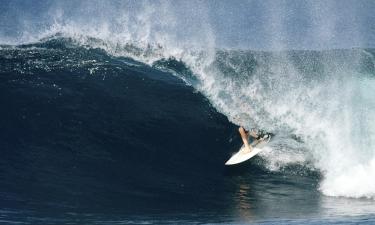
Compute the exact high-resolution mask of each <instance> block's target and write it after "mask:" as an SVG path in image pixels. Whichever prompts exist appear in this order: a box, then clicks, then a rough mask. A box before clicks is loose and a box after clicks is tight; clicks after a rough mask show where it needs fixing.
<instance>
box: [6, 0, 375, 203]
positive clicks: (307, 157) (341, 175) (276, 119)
mask: <svg viewBox="0 0 375 225" xmlns="http://www.w3.org/2000/svg"><path fill="white" fill-rule="evenodd" d="M98 2H99V3H100V4H99V5H100V6H102V7H103V9H102V8H100V7H98V6H96V5H95V4H92V3H90V2H82V3H80V5H79V6H77V5H75V3H69V4H71V5H68V6H66V5H64V4H63V3H61V4H52V6H51V8H50V9H49V13H47V16H46V17H47V19H45V20H46V21H48V22H47V23H46V25H44V26H39V27H33V26H30V28H27V29H24V30H23V32H22V35H20V36H19V37H18V39H14V40H13V39H6V38H2V40H3V41H2V42H3V43H4V44H16V45H19V44H24V45H23V46H21V47H24V48H39V47H40V48H59V47H61V46H63V47H64V48H65V47H67V48H77V47H83V48H85V49H101V50H104V51H105V52H106V54H108V55H110V56H114V57H128V58H131V59H132V60H134V63H135V65H137V63H145V64H148V65H151V66H153V67H154V68H157V69H159V70H164V71H165V70H167V71H171V72H173V73H174V75H176V76H177V77H179V78H181V79H182V80H184V81H185V83H186V84H188V85H191V86H192V87H194V88H195V89H196V90H198V91H199V92H201V93H202V94H204V95H205V97H207V98H208V99H209V101H210V103H211V104H212V105H213V106H214V107H215V108H216V109H217V110H218V111H219V112H221V113H222V114H224V115H225V116H226V117H227V118H228V119H229V120H230V121H231V122H233V123H234V124H237V125H243V126H246V127H248V128H251V127H259V128H262V129H265V130H268V131H270V132H273V133H275V134H276V136H275V138H274V140H273V142H272V143H271V144H270V146H269V147H268V148H267V149H266V151H265V152H264V153H262V154H261V156H262V157H263V158H264V159H265V164H266V166H267V168H268V169H269V170H273V171H274V170H276V171H278V170H282V169H283V168H284V167H285V166H287V165H290V164H298V165H304V166H306V167H308V168H310V169H312V170H318V171H320V172H322V174H323V179H322V181H321V183H320V187H319V189H320V190H321V191H322V193H324V194H326V195H330V196H346V197H355V198H360V197H368V198H374V197H375V179H373V178H374V177H375V122H374V121H375V113H374V110H375V96H374V95H373V90H375V78H374V77H375V66H374V65H375V58H374V57H375V56H374V55H375V52H374V50H373V49H366V48H354V49H347V50H344V49H342V50H340V49H339V50H320V51H312V50H311V51H308V50H305V51H288V50H285V49H283V48H284V46H285V45H284V44H283V43H281V42H280V40H279V39H277V38H278V37H277V36H278V35H281V34H282V33H283V27H282V24H281V25H279V26H278V24H274V23H273V22H274V21H278V18H277V17H276V18H273V19H272V21H269V23H270V24H273V26H274V27H271V28H275V29H274V30H276V31H270V32H271V33H273V34H275V35H274V36H275V38H276V39H274V40H270V43H271V44H272V45H273V46H275V49H281V50H282V51H249V50H246V51H245V50H224V49H222V48H217V47H216V38H215V35H214V32H213V29H212V27H211V26H210V23H209V21H208V20H209V18H208V17H209V16H208V15H207V12H206V7H205V4H204V3H202V2H199V1H198V2H193V3H184V4H185V5H184V7H180V8H178V7H175V6H174V5H173V4H172V2H168V1H165V2H164V1H162V2H160V3H161V4H157V3H153V2H148V1H145V2H141V3H137V2H132V3H131V6H132V7H130V8H129V7H125V5H126V4H125V3H123V4H121V3H120V2H118V4H114V5H112V4H105V3H103V2H100V1H98ZM98 2H96V3H98ZM158 3H159V2H158ZM192 5H193V7H189V6H192ZM72 8H77V9H76V10H72V11H71V12H69V13H67V12H66V9H72ZM82 8H84V9H85V10H83V11H81V10H80V9H82ZM116 8H121V9H126V10H125V11H121V10H117V9H116ZM181 9H187V12H184V13H182V11H181ZM64 10H65V11H64ZM271 11H272V10H271ZM101 12H102V13H101ZM107 12H113V14H111V15H108V14H107ZM81 13H82V15H80V14H81ZM93 14H95V15H97V18H95V19H91V18H92V15H93ZM184 21H188V22H187V23H186V24H185V23H184ZM331 22H332V21H331ZM321 23H325V22H324V21H322V22H321ZM318 25H319V24H318ZM331 25H332V24H331ZM280 26H281V27H280ZM332 26H333V25H332ZM317 27H319V26H317ZM34 28H35V31H33V29H34ZM276 28H278V29H276ZM278 30H279V31H280V32H278V33H275V32H277V31H278ZM327 30H329V29H328V28H327V29H323V30H322V31H321V32H320V33H319V34H316V37H321V38H322V40H323V41H324V40H326V39H325V38H327V39H328V38H329V37H331V36H334V35H333V34H331V33H325V32H326V31H327ZM327 32H328V31H327ZM281 39H282V38H281ZM8 48H11V47H9V46H3V47H2V49H8ZM30 63H32V65H30V66H31V67H36V66H38V67H44V68H45V70H49V69H50V68H49V67H50V66H51V65H48V64H46V63H44V62H43V61H40V62H30ZM128 63H129V62H128ZM84 64H85V62H82V64H80V65H75V66H78V67H80V66H84ZM7 69H9V70H12V68H3V70H7ZM13 69H17V70H20V71H23V70H27V67H20V68H13ZM88 69H90V71H91V73H100V72H103V71H102V70H101V69H102V67H101V66H100V65H97V66H96V67H90V68H88ZM31 70H32V69H31Z"/></svg>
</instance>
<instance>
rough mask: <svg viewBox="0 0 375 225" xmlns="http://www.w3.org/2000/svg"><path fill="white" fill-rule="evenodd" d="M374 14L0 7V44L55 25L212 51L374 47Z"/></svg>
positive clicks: (266, 4)
mask: <svg viewBox="0 0 375 225" xmlns="http://www.w3.org/2000/svg"><path fill="white" fill-rule="evenodd" d="M374 12H375V1H373V0H325V1H322V0H311V1H307V0H284V1H282V0H252V1H250V0H249V1H243V0H242V1H241V0H231V1H221V0H206V1H203V0H186V1H183V0H176V1H135V0H129V1H120V0H112V1H109V0H108V1H105V0H92V1H88V0H82V1H78V0H64V1H57V0H2V1H1V4H0V43H3V44H4V43H20V42H27V41H30V40H32V38H31V37H33V38H35V37H40V34H41V33H43V32H45V30H48V29H50V28H51V26H53V25H56V23H61V24H75V26H76V28H75V29H79V28H82V29H83V30H84V28H85V27H91V28H92V27H97V29H96V30H97V31H96V32H101V31H100V29H102V28H103V27H104V28H108V27H109V29H108V30H109V32H114V33H116V34H118V33H124V34H125V33H126V32H128V33H131V32H133V33H135V32H136V33H137V35H133V37H136V38H141V36H142V35H143V36H147V37H153V38H155V37H156V36H158V37H160V36H161V35H160V34H168V38H171V37H173V38H172V39H174V41H175V42H183V43H188V42H189V41H190V42H199V40H202V39H210V40H211V39H212V40H213V41H214V44H215V46H216V47H218V48H236V49H254V50H259V49H260V50H275V49H276V50H278V49H333V48H353V47H375V13H374ZM129 21H130V22H129ZM124 23H126V25H124ZM141 30H142V32H141ZM145 30H148V31H149V32H145ZM107 32H108V31H107ZM156 33H158V34H159V35H156ZM37 34H38V35H39V36H38V35H37ZM29 37H30V38H29ZM163 37H164V39H165V35H164V36H163ZM208 37H209V38H208Z"/></svg>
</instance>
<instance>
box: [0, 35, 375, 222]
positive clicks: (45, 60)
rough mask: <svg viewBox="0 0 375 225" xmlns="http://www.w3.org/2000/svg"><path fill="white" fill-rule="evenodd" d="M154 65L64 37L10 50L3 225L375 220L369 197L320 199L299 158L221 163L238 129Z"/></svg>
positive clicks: (4, 103)
mask: <svg viewBox="0 0 375 225" xmlns="http://www.w3.org/2000/svg"><path fill="white" fill-rule="evenodd" d="M159 63H161V64H162V65H164V67H171V63H175V64H173V65H172V67H173V68H174V69H175V70H176V71H179V72H181V71H182V72H186V73H189V71H187V68H186V67H184V65H183V64H179V63H178V62H177V61H173V60H172V61H169V62H163V61H160V62H159ZM163 63H164V64H163ZM157 68H159V66H155V67H152V66H149V65H145V64H143V63H141V62H137V61H135V60H133V59H131V58H124V57H113V56H110V55H108V54H106V53H105V52H104V51H102V50H99V49H87V48H83V47H80V46H76V45H74V44H72V43H71V42H69V41H67V40H64V39H52V40H50V41H44V42H40V43H37V44H33V45H23V46H2V47H1V49H0V106H1V107H0V128H1V130H0V152H1V157H0V223H5V224H12V223H21V224H134V223H135V224H139V223H145V224H153V223H156V224H160V223H162V224H164V223H171V224H181V223H194V224H195V223H225V224H227V223H252V222H254V223H265V224H273V223H280V224H284V223H291V224H300V223H310V224H321V223H333V224H342V223H369V224H371V223H375V219H374V218H375V217H374V212H375V211H374V206H373V205H374V204H373V203H374V202H373V200H370V199H346V198H329V197H324V196H323V195H322V194H321V193H320V192H319V191H318V185H319V181H320V179H321V174H320V172H319V171H314V170H311V169H308V168H304V166H303V165H291V166H290V167H287V168H285V169H283V170H280V171H277V172H271V171H269V170H268V169H267V168H266V167H264V166H263V165H264V164H263V163H262V160H263V159H262V158H261V157H256V158H254V160H251V161H249V162H247V163H244V164H242V165H240V166H237V167H231V168H225V167H224V162H225V161H226V160H227V159H228V158H229V157H230V155H231V154H232V153H233V152H235V151H237V150H238V149H239V147H240V146H241V144H242V143H241V139H240V137H239V135H238V133H237V128H238V127H237V126H235V125H234V124H232V123H230V122H229V121H228V119H227V118H226V117H225V116H224V115H222V114H220V113H218V112H217V111H216V110H215V108H213V107H212V106H211V104H210V103H209V101H208V100H207V99H206V98H205V97H204V96H203V95H202V94H200V93H199V92H197V91H196V90H194V89H193V87H191V86H188V85H186V84H185V83H184V82H183V81H182V80H180V79H179V78H177V77H176V76H174V75H173V74H172V73H168V72H163V71H162V70H160V69H157ZM277 135H278V134H276V136H277Z"/></svg>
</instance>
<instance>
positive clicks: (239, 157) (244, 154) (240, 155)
mask: <svg viewBox="0 0 375 225" xmlns="http://www.w3.org/2000/svg"><path fill="white" fill-rule="evenodd" d="M270 140H271V136H270V137H269V138H268V139H267V140H264V141H261V142H259V143H258V144H257V145H255V146H254V147H253V149H252V150H251V151H250V152H248V151H247V150H246V148H245V146H244V145H243V146H242V147H241V149H240V150H239V151H238V152H237V153H236V154H234V155H233V156H232V157H231V158H230V159H229V160H228V161H227V162H226V163H225V165H234V164H238V163H242V162H245V161H246V160H249V159H251V158H252V157H254V156H255V155H256V154H258V153H259V152H261V151H262V150H263V149H261V148H262V147H263V146H265V145H266V144H267V143H268V142H269V141H270Z"/></svg>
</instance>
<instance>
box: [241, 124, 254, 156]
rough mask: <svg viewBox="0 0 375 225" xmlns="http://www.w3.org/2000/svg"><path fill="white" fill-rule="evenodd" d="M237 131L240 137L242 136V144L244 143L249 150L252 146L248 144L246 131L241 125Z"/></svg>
mask: <svg viewBox="0 0 375 225" xmlns="http://www.w3.org/2000/svg"><path fill="white" fill-rule="evenodd" d="M238 132H240V135H241V138H242V141H243V144H244V145H245V147H246V149H247V150H248V151H251V150H252V147H251V145H250V144H249V142H248V141H247V139H248V137H249V135H248V132H246V130H245V128H243V127H240V128H238Z"/></svg>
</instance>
